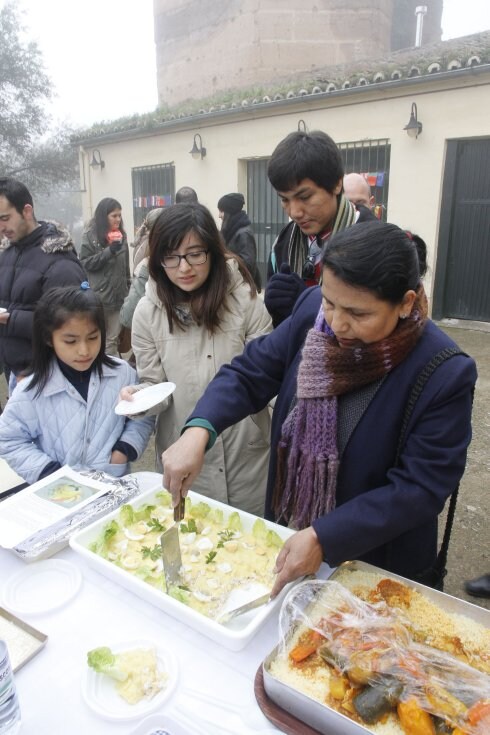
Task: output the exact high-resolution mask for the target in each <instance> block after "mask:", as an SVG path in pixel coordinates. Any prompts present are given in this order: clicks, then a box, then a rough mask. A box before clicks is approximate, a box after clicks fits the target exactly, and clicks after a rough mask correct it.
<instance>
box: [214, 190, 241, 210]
mask: <svg viewBox="0 0 490 735" xmlns="http://www.w3.org/2000/svg"><path fill="white" fill-rule="evenodd" d="M244 204H245V198H244V196H243V194H239V193H238V192H237V193H234V194H225V195H224V196H222V197H221V199H220V200H219V202H218V209H219V211H220V212H226V214H236V213H237V212H240V210H241V209H242V208H243V205H244Z"/></svg>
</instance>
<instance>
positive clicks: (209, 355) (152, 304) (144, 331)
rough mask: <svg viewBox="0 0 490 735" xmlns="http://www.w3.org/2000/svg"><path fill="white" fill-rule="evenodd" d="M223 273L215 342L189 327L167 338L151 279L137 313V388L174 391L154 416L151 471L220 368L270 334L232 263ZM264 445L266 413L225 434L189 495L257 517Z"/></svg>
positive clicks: (265, 461)
mask: <svg viewBox="0 0 490 735" xmlns="http://www.w3.org/2000/svg"><path fill="white" fill-rule="evenodd" d="M229 268H230V270H231V271H232V279H231V285H230V291H229V296H228V300H227V303H228V307H229V309H228V310H227V311H225V312H224V316H223V322H222V324H221V327H220V329H219V330H218V331H217V332H216V333H215V334H214V335H210V334H209V333H208V332H207V330H206V329H205V328H204V327H198V326H197V325H196V324H194V323H193V322H192V323H191V324H190V325H189V326H188V327H186V329H185V331H182V330H180V329H179V328H177V327H174V331H173V334H171V333H170V331H169V327H168V320H167V314H166V312H165V310H164V309H163V306H162V303H161V301H160V299H159V298H158V295H157V290H156V284H155V282H154V281H153V279H152V278H151V277H150V278H149V280H148V283H147V285H146V295H145V296H143V298H142V299H141V300H140V302H139V303H138V306H137V307H136V310H135V313H134V317H133V328H132V345H133V351H134V354H135V357H136V367H137V371H138V376H139V379H140V381H141V383H142V384H145V385H148V384H155V383H160V382H162V381H167V380H169V381H171V382H173V383H175V384H176V386H177V387H176V389H175V392H174V393H173V395H172V396H171V397H170V398H168V399H167V400H166V402H164V403H163V404H160V406H159V407H158V409H157V410H159V411H160V413H159V414H158V418H157V424H156V440H155V444H156V451H157V466H158V467H161V462H160V456H161V453H162V452H163V451H164V450H165V449H166V448H167V447H169V446H170V445H171V444H172V443H173V442H175V441H176V440H177V439H178V438H179V436H180V432H181V429H182V427H183V426H184V424H185V421H186V419H187V418H188V416H189V414H190V413H191V412H192V410H193V409H194V406H195V404H196V403H197V401H198V399H199V398H200V397H201V395H202V393H203V392H204V390H205V388H206V386H207V385H208V383H209V382H210V381H211V380H212V379H213V377H214V376H215V375H216V373H217V372H218V370H219V368H220V367H221V365H223V364H224V363H227V362H230V361H231V359H232V358H233V357H235V356H236V355H239V354H241V353H242V351H243V347H244V345H245V344H246V343H247V342H249V341H250V340H252V339H254V338H255V337H258V336H260V335H262V334H267V333H268V332H270V331H271V329H272V322H271V318H270V316H269V314H268V312H267V310H266V308H265V306H264V303H263V301H262V299H260V298H259V297H255V298H251V294H250V289H249V286H248V285H247V284H246V283H245V282H244V280H243V278H242V276H241V274H240V272H239V271H238V266H237V263H236V261H235V260H230V261H229ZM141 387H144V386H141ZM152 412H153V413H155V411H154V410H153V411H152ZM269 439H270V417H269V411H268V409H267V408H265V409H264V410H263V411H261V412H260V413H259V414H256V415H255V416H253V417H250V418H247V419H244V420H243V421H241V422H240V423H238V424H236V425H235V426H232V427H231V428H230V429H227V430H226V431H224V432H223V433H222V434H221V435H220V436H219V437H218V439H217V441H216V444H215V445H214V447H213V448H212V449H211V450H210V451H209V452H207V454H206V460H205V464H204V467H203V470H202V472H201V474H200V475H199V477H198V478H197V480H196V482H195V484H194V486H193V488H192V489H193V490H195V491H196V492H199V493H202V494H204V495H207V496H208V497H210V498H214V499H216V500H219V501H221V502H224V503H229V504H230V505H233V506H234V507H236V508H240V509H241V510H246V511H248V512H250V513H254V514H256V515H261V516H262V515H263V513H264V498H265V488H266V482H267V468H268V463H269Z"/></svg>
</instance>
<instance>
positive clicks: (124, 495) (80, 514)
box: [13, 470, 140, 562]
mask: <svg viewBox="0 0 490 735" xmlns="http://www.w3.org/2000/svg"><path fill="white" fill-rule="evenodd" d="M80 474H81V475H84V476H85V477H90V478H91V479H92V480H97V481H98V482H102V483H107V484H108V485H110V487H108V489H107V492H105V493H103V494H102V495H100V496H99V497H98V498H95V500H93V502H91V503H89V504H88V505H85V506H84V507H83V508H81V509H80V510H79V511H77V512H75V513H73V514H72V515H70V516H67V517H66V518H62V519H61V520H59V521H57V522H56V523H53V524H52V525H51V526H49V527H48V528H44V529H42V530H41V531H37V532H36V533H34V534H32V536H29V538H27V539H25V540H24V541H22V542H21V543H20V544H18V545H17V546H15V547H14V549H13V551H14V552H15V553H16V554H17V555H18V556H20V557H21V558H22V559H23V560H24V561H26V562H30V561H38V560H39V559H45V558H47V557H49V556H52V555H53V554H56V553H57V552H58V551H61V549H63V548H64V547H65V546H67V544H68V541H69V539H70V536H71V535H72V534H73V533H75V531H78V530H79V529H81V528H84V527H85V526H87V525H88V524H89V523H92V521H95V520H97V518H100V517H101V516H104V515H106V513H110V512H111V511H112V510H115V509H116V508H118V507H119V506H120V505H121V504H122V503H126V502H127V501H128V500H130V499H131V498H133V497H134V496H135V495H137V494H138V493H139V492H140V488H139V485H138V480H137V479H136V478H135V477H132V476H131V475H128V477H120V478H116V477H113V476H112V475H108V474H107V473H105V472H102V471H100V470H87V471H84V472H80Z"/></svg>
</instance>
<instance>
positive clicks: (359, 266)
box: [322, 221, 427, 304]
mask: <svg viewBox="0 0 490 735" xmlns="http://www.w3.org/2000/svg"><path fill="white" fill-rule="evenodd" d="M322 264H323V267H324V268H328V269H329V270H330V271H332V273H333V274H334V275H335V276H336V277H337V278H340V280H341V281H344V282H345V283H348V284H349V285H350V286H359V287H360V288H366V289H368V290H369V291H372V292H373V293H375V294H376V295H377V297H378V298H379V299H382V300H383V301H389V302H390V303H392V304H399V303H401V302H402V300H403V297H404V295H405V294H406V292H407V291H410V290H413V291H417V289H418V288H419V286H420V283H421V278H422V276H423V275H424V273H425V271H426V269H427V249H426V245H425V242H424V241H423V240H422V238H421V237H418V236H417V235H412V233H409V232H406V231H405V230H402V229H400V228H399V227H397V226H396V225H392V224H389V223H382V222H378V221H376V222H363V223H359V224H356V225H354V226H353V227H349V228H348V229H347V230H343V231H342V232H339V233H337V234H336V235H334V236H333V237H331V238H330V240H329V241H328V242H327V245H326V247H325V250H324V252H323V258H322Z"/></svg>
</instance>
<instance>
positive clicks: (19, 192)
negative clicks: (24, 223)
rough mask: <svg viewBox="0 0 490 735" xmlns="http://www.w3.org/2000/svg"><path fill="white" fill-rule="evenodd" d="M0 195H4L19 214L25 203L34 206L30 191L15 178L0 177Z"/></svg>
mask: <svg viewBox="0 0 490 735" xmlns="http://www.w3.org/2000/svg"><path fill="white" fill-rule="evenodd" d="M0 196H4V197H5V199H6V200H7V201H8V202H10V204H11V205H12V206H13V207H15V209H16V210H17V212H18V213H19V214H22V212H23V211H24V207H25V206H26V204H30V205H31V207H33V208H34V203H33V201H32V196H31V192H30V191H29V189H28V188H27V186H24V184H22V183H21V182H20V181H17V179H10V178H8V177H7V176H4V177H3V178H0Z"/></svg>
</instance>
